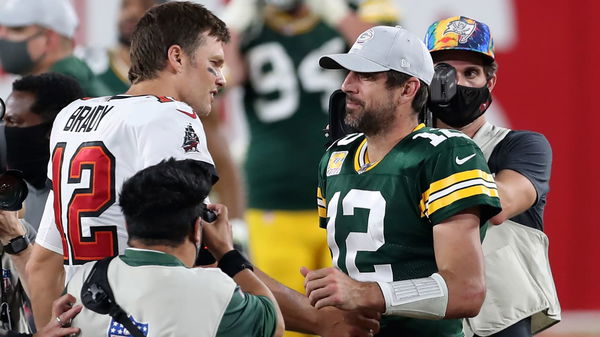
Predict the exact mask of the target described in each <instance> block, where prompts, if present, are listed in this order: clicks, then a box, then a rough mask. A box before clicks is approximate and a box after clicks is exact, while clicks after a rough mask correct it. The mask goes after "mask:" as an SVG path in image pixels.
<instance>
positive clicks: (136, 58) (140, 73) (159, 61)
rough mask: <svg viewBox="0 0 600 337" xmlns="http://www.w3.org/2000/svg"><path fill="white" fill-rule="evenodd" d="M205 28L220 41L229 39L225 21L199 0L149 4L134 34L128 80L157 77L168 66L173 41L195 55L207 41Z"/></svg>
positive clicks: (132, 81)
mask: <svg viewBox="0 0 600 337" xmlns="http://www.w3.org/2000/svg"><path fill="white" fill-rule="evenodd" d="M204 32H208V35H209V36H213V37H216V38H217V39H218V40H219V41H223V42H229V39H230V35H229V31H228V30H227V27H226V25H225V23H224V22H223V21H221V19H219V18H218V17H217V16H215V15H214V14H213V13H212V12H211V11H209V10H208V9H206V8H205V7H204V6H202V5H200V4H196V3H192V2H189V1H173V2H167V3H164V4H162V5H158V6H155V7H152V8H150V9H149V10H148V11H147V12H146V14H144V16H143V17H142V18H141V19H140V21H139V22H138V24H137V25H136V27H135V30H134V31H133V34H132V36H131V50H130V56H131V68H130V69H129V81H131V83H136V82H140V81H145V80H150V79H153V78H156V76H157V72H158V71H161V70H163V69H164V68H165V66H166V64H167V52H168V50H169V47H171V46H173V45H178V46H180V47H181V48H182V49H183V51H184V52H185V53H187V54H188V55H190V56H191V57H193V56H194V52H195V51H196V49H197V48H198V46H200V45H201V44H202V43H203V42H204V41H203V38H202V36H201V34H202V33H204Z"/></svg>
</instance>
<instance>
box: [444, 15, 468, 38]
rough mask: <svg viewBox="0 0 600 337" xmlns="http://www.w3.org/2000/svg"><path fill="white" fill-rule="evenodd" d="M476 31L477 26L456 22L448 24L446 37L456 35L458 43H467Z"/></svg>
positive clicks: (465, 22) (445, 32) (461, 21)
mask: <svg viewBox="0 0 600 337" xmlns="http://www.w3.org/2000/svg"><path fill="white" fill-rule="evenodd" d="M474 31H475V24H474V23H470V22H467V21H463V20H455V21H452V22H450V23H449V24H448V28H446V30H445V31H444V35H446V34H447V33H455V34H456V35H458V42H460V43H467V41H468V40H469V37H470V36H471V35H472V34H473V32H474Z"/></svg>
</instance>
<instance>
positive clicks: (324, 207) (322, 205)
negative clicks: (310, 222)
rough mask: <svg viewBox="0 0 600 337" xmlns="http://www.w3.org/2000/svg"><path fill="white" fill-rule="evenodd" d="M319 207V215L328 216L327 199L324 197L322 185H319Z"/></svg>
mask: <svg viewBox="0 0 600 337" xmlns="http://www.w3.org/2000/svg"><path fill="white" fill-rule="evenodd" d="M317 209H318V211H319V217H321V218H326V217H327V202H326V201H325V198H323V192H321V188H320V187H317Z"/></svg>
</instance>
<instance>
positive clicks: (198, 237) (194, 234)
mask: <svg viewBox="0 0 600 337" xmlns="http://www.w3.org/2000/svg"><path fill="white" fill-rule="evenodd" d="M201 221H202V220H201V219H200V217H198V219H196V221H195V222H194V228H193V229H192V231H191V232H190V235H189V239H190V241H192V242H193V243H194V244H195V245H199V244H200V242H202V227H201V226H200V222H201Z"/></svg>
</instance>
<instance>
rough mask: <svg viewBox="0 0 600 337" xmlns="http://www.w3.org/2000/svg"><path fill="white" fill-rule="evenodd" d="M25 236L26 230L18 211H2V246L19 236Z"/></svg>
mask: <svg viewBox="0 0 600 337" xmlns="http://www.w3.org/2000/svg"><path fill="white" fill-rule="evenodd" d="M21 235H25V228H23V225H22V224H21V222H20V221H19V218H18V216H17V212H16V211H0V242H2V245H6V244H8V242H9V241H10V240H12V239H14V238H16V237H17V236H21Z"/></svg>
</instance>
